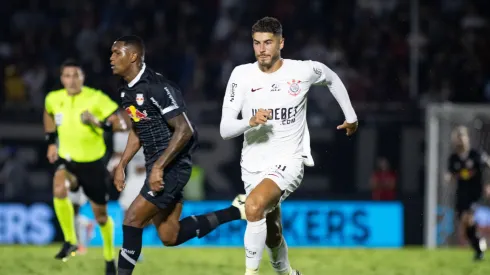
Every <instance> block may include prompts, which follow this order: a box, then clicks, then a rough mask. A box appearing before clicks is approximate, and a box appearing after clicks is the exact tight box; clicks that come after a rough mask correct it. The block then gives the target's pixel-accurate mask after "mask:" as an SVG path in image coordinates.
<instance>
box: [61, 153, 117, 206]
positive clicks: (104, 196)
mask: <svg viewBox="0 0 490 275" xmlns="http://www.w3.org/2000/svg"><path fill="white" fill-rule="evenodd" d="M55 168H56V170H59V169H66V170H67V171H68V172H70V173H71V174H73V175H74V176H75V177H76V178H77V181H78V185H79V186H81V187H82V188H83V192H84V193H85V195H87V197H88V198H89V199H90V200H91V201H93V202H95V203H96V204H101V205H105V204H107V201H108V200H109V193H108V189H109V188H108V187H109V172H108V171H107V169H106V166H105V163H104V161H103V160H102V159H100V160H96V161H94V162H74V161H67V160H65V159H62V158H58V160H57V161H56V162H55Z"/></svg>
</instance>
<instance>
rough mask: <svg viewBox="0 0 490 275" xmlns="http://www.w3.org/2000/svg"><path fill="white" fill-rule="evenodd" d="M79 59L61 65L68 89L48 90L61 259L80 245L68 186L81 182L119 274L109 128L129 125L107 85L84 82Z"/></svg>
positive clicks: (109, 268)
mask: <svg viewBox="0 0 490 275" xmlns="http://www.w3.org/2000/svg"><path fill="white" fill-rule="evenodd" d="M84 80H85V77H84V73H83V70H82V68H81V66H80V64H79V63H78V62H76V61H74V60H67V61H65V62H64V63H63V64H62V65H61V82H62V84H63V87H64V88H63V89H60V90H56V91H51V92H49V93H48V95H47V96H46V100H45V112H44V130H45V132H46V140H47V142H48V152H47V158H48V160H49V162H50V163H52V164H54V166H55V170H56V171H55V175H54V178H53V194H54V200H53V203H54V209H55V212H56V217H57V218H58V221H59V223H60V226H61V229H62V231H63V235H64V239H65V242H64V243H63V246H62V248H61V250H60V251H59V253H58V254H56V256H55V258H56V259H61V260H63V261H66V260H67V259H68V257H69V256H70V255H74V253H75V251H76V250H77V248H78V247H77V245H78V240H77V235H76V229H75V221H74V209H73V203H72V202H71V201H70V199H69V198H68V196H67V195H68V191H69V190H71V191H77V189H78V188H80V187H82V188H83V192H84V193H85V195H86V196H87V197H88V199H89V201H90V204H91V206H92V210H93V212H94V215H95V219H96V220H97V223H98V224H99V226H100V230H101V235H102V240H103V248H104V249H103V254H104V260H105V261H106V274H116V269H115V261H114V258H115V253H114V239H113V235H114V223H113V221H112V218H111V217H109V216H108V215H107V201H108V199H109V194H108V187H109V186H108V183H107V179H108V177H107V169H106V165H105V163H104V161H103V157H104V155H105V154H106V144H105V140H104V135H103V134H104V131H105V130H109V131H110V130H114V131H124V130H126V129H127V124H126V122H125V121H124V119H123V118H122V116H121V115H120V114H119V113H118V105H117V104H116V103H115V102H114V101H112V100H111V99H110V98H109V97H108V96H107V95H105V94H104V93H102V91H99V90H96V89H93V88H90V87H87V86H84V85H83V84H84Z"/></svg>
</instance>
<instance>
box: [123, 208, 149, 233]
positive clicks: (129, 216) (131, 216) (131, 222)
mask: <svg viewBox="0 0 490 275" xmlns="http://www.w3.org/2000/svg"><path fill="white" fill-rule="evenodd" d="M123 224H124V225H127V226H131V227H136V228H143V227H144V226H145V221H143V220H141V219H140V218H139V217H138V215H136V212H134V211H131V208H129V209H128V211H126V214H125V215H124V221H123Z"/></svg>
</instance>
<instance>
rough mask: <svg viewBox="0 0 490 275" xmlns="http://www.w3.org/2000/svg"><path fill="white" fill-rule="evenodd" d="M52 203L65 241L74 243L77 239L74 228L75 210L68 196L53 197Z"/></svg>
mask: <svg viewBox="0 0 490 275" xmlns="http://www.w3.org/2000/svg"><path fill="white" fill-rule="evenodd" d="M53 205H54V211H55V213H56V217H57V218H58V222H59V224H60V227H61V231H63V236H64V238H65V242H69V243H70V244H72V245H76V244H77V243H78V241H77V233H76V230H75V211H74V210H73V204H72V203H71V201H70V199H69V198H63V199H60V198H54V199H53Z"/></svg>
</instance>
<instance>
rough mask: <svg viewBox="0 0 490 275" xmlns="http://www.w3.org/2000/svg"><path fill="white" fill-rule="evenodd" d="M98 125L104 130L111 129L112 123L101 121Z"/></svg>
mask: <svg viewBox="0 0 490 275" xmlns="http://www.w3.org/2000/svg"><path fill="white" fill-rule="evenodd" d="M100 126H101V127H100V128H102V129H104V131H112V124H109V123H104V122H101V123H100Z"/></svg>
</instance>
